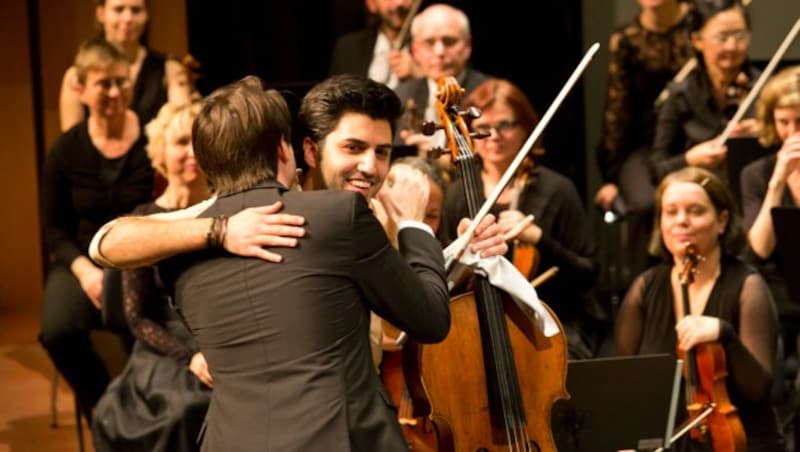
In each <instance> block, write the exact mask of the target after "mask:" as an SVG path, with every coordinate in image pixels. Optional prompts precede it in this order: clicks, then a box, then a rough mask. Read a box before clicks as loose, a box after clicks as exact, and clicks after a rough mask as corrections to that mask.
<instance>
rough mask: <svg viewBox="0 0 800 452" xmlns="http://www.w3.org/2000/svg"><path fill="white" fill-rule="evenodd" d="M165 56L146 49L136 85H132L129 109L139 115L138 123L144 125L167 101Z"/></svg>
mask: <svg viewBox="0 0 800 452" xmlns="http://www.w3.org/2000/svg"><path fill="white" fill-rule="evenodd" d="M166 62H167V56H166V55H165V54H163V53H160V52H155V51H153V50H150V49H147V55H146V56H145V57H144V61H143V62H142V67H141V69H139V77H138V78H137V79H136V86H134V87H133V99H132V100H131V110H133V111H135V112H136V115H137V116H139V124H141V125H142V127H144V126H145V125H146V124H147V123H148V122H150V120H151V119H153V118H154V117H155V116H156V114H158V110H159V109H160V108H161V106H162V105H164V104H165V103H166V102H167V86H166V71H165V69H164V68H165V65H166Z"/></svg>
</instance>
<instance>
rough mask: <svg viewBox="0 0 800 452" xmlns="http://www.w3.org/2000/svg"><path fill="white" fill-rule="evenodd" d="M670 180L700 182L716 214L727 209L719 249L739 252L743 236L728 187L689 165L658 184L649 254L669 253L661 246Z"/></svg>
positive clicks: (725, 251) (736, 208)
mask: <svg viewBox="0 0 800 452" xmlns="http://www.w3.org/2000/svg"><path fill="white" fill-rule="evenodd" d="M673 182H690V183H693V184H697V185H699V186H700V187H702V188H703V190H704V191H705V192H706V195H707V196H708V199H710V200H711V205H713V206H714V210H716V211H717V214H720V213H722V212H725V211H727V212H728V224H727V226H726V227H725V231H724V232H723V233H722V234H721V235H720V236H719V242H720V243H719V245H720V250H721V251H722V254H723V255H725V254H727V255H731V256H736V255H738V254H739V253H740V252H741V251H742V250H743V249H744V245H745V242H746V238H745V233H744V227H743V226H742V219H741V216H740V215H739V209H738V207H737V205H736V201H734V199H733V195H732V194H731V192H730V190H728V187H726V186H725V184H724V183H722V181H721V180H720V179H719V177H717V176H716V175H715V174H714V173H712V172H711V171H708V170H707V169H704V168H699V167H696V166H688V167H686V168H684V169H682V170H678V171H675V172H672V173H669V174H667V175H666V176H665V177H664V179H663V180H662V181H661V183H660V184H659V185H658V190H656V206H655V207H656V211H655V221H654V223H653V235H652V236H651V238H650V246H649V249H648V251H650V254H652V255H654V256H657V255H661V256H662V257H666V256H667V255H668V254H669V253H668V252H667V250H666V248H664V241H663V238H662V237H661V213H662V207H661V202H662V200H663V197H664V191H665V190H666V189H667V187H668V186H669V185H670V184H672V183H673Z"/></svg>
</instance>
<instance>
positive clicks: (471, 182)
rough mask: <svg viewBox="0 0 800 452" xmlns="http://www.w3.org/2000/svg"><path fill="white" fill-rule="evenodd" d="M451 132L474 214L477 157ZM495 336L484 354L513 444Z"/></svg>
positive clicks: (510, 442) (489, 393)
mask: <svg viewBox="0 0 800 452" xmlns="http://www.w3.org/2000/svg"><path fill="white" fill-rule="evenodd" d="M451 133H452V134H453V136H455V137H456V142H457V145H458V146H459V149H458V161H459V167H460V169H461V176H462V178H463V179H464V188H465V189H464V193H465V197H466V199H467V206H468V209H469V211H470V215H472V214H474V212H475V209H476V207H477V206H478V205H479V204H480V199H479V196H480V195H479V191H480V187H479V185H478V183H477V169H476V167H475V159H474V156H473V154H472V153H471V152H469V150H468V149H469V148H468V147H467V146H466V143H465V142H464V141H465V140H463V138H461V136H460V134H459V133H458V132H456V131H451ZM460 138H461V139H460ZM482 288H483V284H481V283H480V282H479V289H481V292H482V293H481V295H483V290H482ZM485 300H486V298H485V297H483V298H482V299H481V300H477V301H478V302H479V303H483V302H484V301H485ZM478 309H479V310H481V306H480V305H479V306H478ZM490 317H491V316H484V319H485V320H486V321H491V318H490ZM488 328H489V329H490V330H491V329H492V328H494V326H493V325H489V327H488ZM493 336H494V335H492V334H490V338H491V339H492V341H491V342H490V344H489V345H490V346H491V350H487V351H489V352H491V355H488V356H484V360H487V359H488V360H489V363H490V364H492V365H491V366H490V367H491V368H492V370H493V371H494V372H493V373H494V376H495V379H496V380H495V381H496V382H497V385H498V386H499V387H498V388H497V389H498V390H499V391H500V394H494V396H495V397H499V399H500V400H499V402H500V408H501V410H502V415H503V422H504V425H505V432H506V440H507V442H508V444H509V445H511V444H513V441H512V439H511V429H510V427H511V426H510V419H509V413H508V410H507V405H508V401H507V400H506V399H507V395H506V394H504V393H506V392H507V391H506V390H504V388H505V387H506V386H507V385H506V384H504V383H505V381H504V378H503V375H502V371H501V369H500V368H499V366H497V363H496V362H495V358H496V357H497V347H496V344H495V343H494V339H493ZM485 355H486V353H485ZM488 377H489V375H487V385H489V386H488V387H487V395H488V397H489V400H488V402H489V403H490V406H491V404H492V403H493V402H492V395H493V391H492V390H491V387H492V385H491V384H490V383H489V381H488ZM495 402H496V401H495ZM490 412H491V410H490Z"/></svg>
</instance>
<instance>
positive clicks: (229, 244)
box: [89, 198, 305, 268]
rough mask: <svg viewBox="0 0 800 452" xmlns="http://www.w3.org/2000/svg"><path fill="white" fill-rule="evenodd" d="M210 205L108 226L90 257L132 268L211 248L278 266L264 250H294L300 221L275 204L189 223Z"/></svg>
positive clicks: (300, 231) (94, 243)
mask: <svg viewBox="0 0 800 452" xmlns="http://www.w3.org/2000/svg"><path fill="white" fill-rule="evenodd" d="M213 200H214V198H212V199H211V200H209V201H205V202H203V203H201V204H196V205H195V206H194V207H192V208H189V209H183V210H180V211H175V212H170V213H167V214H159V215H151V216H146V217H136V216H132V217H122V218H118V219H117V220H114V221H112V222H109V223H107V224H106V225H104V226H103V227H102V228H101V229H100V230H99V231H98V232H97V234H95V237H94V238H93V240H92V245H91V246H90V250H89V251H90V255H91V257H92V259H93V260H94V261H95V262H97V263H98V264H100V265H102V266H105V267H112V268H135V267H141V266H145V265H153V264H155V263H157V262H159V261H161V260H163V259H166V258H169V257H171V256H174V255H176V254H180V253H186V252H191V251H196V250H199V249H202V248H206V247H209V246H213V247H222V248H224V249H225V250H226V251H228V252H230V253H232V254H236V255H239V256H244V257H255V258H258V259H263V260H265V261H269V262H281V260H282V259H283V258H282V257H281V256H280V255H279V254H277V253H274V252H271V251H267V250H266V249H265V248H270V247H294V246H297V239H298V238H299V237H303V236H304V235H305V229H304V228H303V227H302V226H303V224H304V223H305V219H304V218H303V217H301V216H298V215H290V214H285V213H279V212H280V210H281V209H282V208H283V204H282V203H281V202H280V201H277V202H275V203H273V204H270V205H267V206H262V207H252V208H249V209H245V210H243V211H241V212H238V213H237V214H235V215H232V216H230V217H229V218H224V217H217V218H213V219H212V218H195V217H196V216H197V215H198V214H200V213H201V212H202V211H203V210H205V209H206V208H208V203H210V202H213Z"/></svg>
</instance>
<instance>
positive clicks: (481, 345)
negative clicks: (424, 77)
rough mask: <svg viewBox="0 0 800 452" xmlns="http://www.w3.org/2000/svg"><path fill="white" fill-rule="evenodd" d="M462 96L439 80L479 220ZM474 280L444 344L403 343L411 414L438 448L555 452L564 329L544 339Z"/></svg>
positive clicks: (508, 302) (448, 129)
mask: <svg viewBox="0 0 800 452" xmlns="http://www.w3.org/2000/svg"><path fill="white" fill-rule="evenodd" d="M462 93H463V90H462V89H461V87H460V86H458V83H457V82H456V81H455V79H453V78H448V79H441V80H440V81H439V91H438V93H437V95H438V97H439V103H438V104H437V107H438V110H439V117H440V118H441V119H442V124H443V128H444V130H445V134H446V135H447V137H448V145H449V147H450V149H451V152H452V153H453V156H454V158H456V160H457V163H458V166H459V168H460V170H461V176H462V180H463V181H464V183H465V193H466V194H467V206H468V208H469V214H470V216H471V217H472V218H475V216H476V214H477V212H478V210H479V207H480V204H479V203H480V200H481V198H482V194H481V193H480V189H479V188H478V185H477V183H476V181H477V180H478V179H477V178H478V177H480V176H479V174H478V172H477V171H478V169H477V166H476V165H475V164H474V160H473V159H472V151H471V144H470V142H469V136H470V135H469V132H468V131H467V129H466V125H465V124H464V122H463V120H462V119H461V117H460V112H458V111H457V109H456V105H457V104H458V103H459V101H460V97H461V94H462ZM456 154H457V157H456ZM473 285H474V291H473V292H470V293H466V294H464V295H461V296H458V297H455V298H453V299H451V303H450V313H451V328H450V332H449V334H448V336H447V338H446V339H445V340H444V341H443V342H441V343H438V344H433V345H421V344H417V343H414V342H409V343H407V344H406V345H405V347H404V350H403V361H404V362H403V368H404V374H405V379H406V384H407V386H408V390H409V393H410V395H411V397H412V400H413V406H414V413H415V415H418V416H422V415H424V416H427V417H428V418H429V419H430V420H431V422H432V423H433V426H434V428H435V430H436V435H437V442H438V450H439V451H443V452H447V451H459V452H460V451H487V452H489V451H500V450H521V451H555V450H556V447H555V442H554V440H553V435H552V432H551V428H550V411H551V407H552V404H553V403H554V402H555V401H556V400H557V399H559V398H567V397H569V396H568V394H567V391H566V386H565V384H566V371H567V344H566V338H565V335H564V334H563V328H561V326H560V324H559V325H558V326H559V329H560V334H555V335H554V336H552V337H549V338H547V337H545V336H544V335H543V334H542V332H541V331H540V330H539V328H538V326H537V325H536V323H535V322H534V321H533V319H531V318H530V317H528V316H527V315H526V314H525V312H524V311H523V310H522V309H521V308H520V307H519V306H518V305H517V304H516V302H515V301H513V300H512V299H511V298H510V297H508V296H507V295H506V294H504V293H503V292H501V291H500V290H498V289H497V288H495V287H493V286H492V285H491V284H490V283H489V282H488V281H487V280H486V279H485V278H483V277H476V278H475V279H474V284H473ZM550 314H551V317H553V318H555V315H553V314H552V311H551V312H550Z"/></svg>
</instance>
